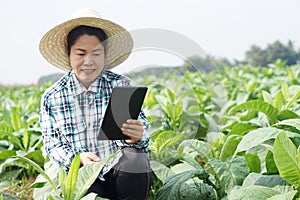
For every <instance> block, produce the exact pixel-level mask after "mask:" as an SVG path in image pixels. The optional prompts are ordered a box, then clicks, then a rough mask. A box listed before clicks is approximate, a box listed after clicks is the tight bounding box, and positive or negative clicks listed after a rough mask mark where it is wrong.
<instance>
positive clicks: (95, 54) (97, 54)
mask: <svg viewBox="0 0 300 200" xmlns="http://www.w3.org/2000/svg"><path fill="white" fill-rule="evenodd" d="M92 55H93V56H100V55H101V53H93V54H92Z"/></svg>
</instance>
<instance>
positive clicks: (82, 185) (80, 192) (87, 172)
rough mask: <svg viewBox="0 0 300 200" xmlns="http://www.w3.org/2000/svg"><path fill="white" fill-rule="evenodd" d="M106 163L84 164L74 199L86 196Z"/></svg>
mask: <svg viewBox="0 0 300 200" xmlns="http://www.w3.org/2000/svg"><path fill="white" fill-rule="evenodd" d="M104 164H105V162H96V163H92V164H89V165H84V166H82V167H81V168H80V169H79V172H78V178H77V183H76V188H75V191H74V194H75V197H74V200H80V199H82V198H83V197H84V195H85V194H86V192H87V191H88V189H89V188H90V186H91V185H92V184H93V183H94V182H95V180H96V179H97V178H98V176H99V173H100V171H101V170H102V168H103V166H104Z"/></svg>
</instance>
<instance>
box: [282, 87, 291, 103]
mask: <svg viewBox="0 0 300 200" xmlns="http://www.w3.org/2000/svg"><path fill="white" fill-rule="evenodd" d="M281 93H282V95H283V97H284V99H285V100H286V101H288V100H289V99H290V98H291V97H290V93H289V87H288V84H287V83H286V82H283V83H282V85H281Z"/></svg>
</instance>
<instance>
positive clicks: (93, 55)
mask: <svg viewBox="0 0 300 200" xmlns="http://www.w3.org/2000/svg"><path fill="white" fill-rule="evenodd" d="M104 56H105V55H104V47H103V45H102V44H101V42H100V41H99V39H98V38H97V37H96V36H93V35H87V34H84V35H82V36H79V37H78V39H77V40H76V42H75V43H74V45H73V46H72V47H71V49H70V65H71V67H72V69H73V70H74V73H75V75H76V77H77V78H78V80H79V81H80V82H81V83H82V84H83V85H84V86H85V87H86V88H88V87H89V86H90V84H91V83H92V82H93V81H94V80H95V79H96V78H97V76H98V75H99V74H100V73H101V72H102V70H103V68H104Z"/></svg>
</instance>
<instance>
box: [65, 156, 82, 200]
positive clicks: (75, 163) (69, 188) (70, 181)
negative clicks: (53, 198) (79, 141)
mask: <svg viewBox="0 0 300 200" xmlns="http://www.w3.org/2000/svg"><path fill="white" fill-rule="evenodd" d="M79 167H80V154H77V155H76V156H75V157H74V159H73V160H72V163H71V166H70V170H69V173H68V176H67V180H66V182H65V184H66V185H65V190H66V193H64V194H67V195H66V196H64V199H65V200H73V199H74V197H73V195H74V191H75V186H76V182H77V177H78V171H79Z"/></svg>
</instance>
